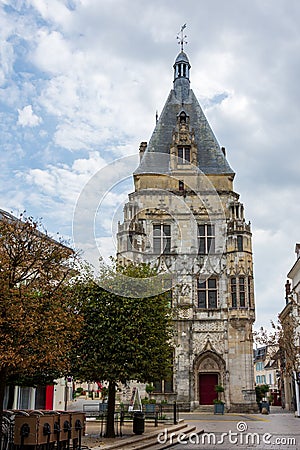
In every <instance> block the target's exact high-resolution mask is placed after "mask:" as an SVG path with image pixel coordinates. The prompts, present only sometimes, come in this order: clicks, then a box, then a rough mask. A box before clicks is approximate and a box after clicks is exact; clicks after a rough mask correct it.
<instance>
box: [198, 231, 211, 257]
mask: <svg viewBox="0 0 300 450" xmlns="http://www.w3.org/2000/svg"><path fill="white" fill-rule="evenodd" d="M198 253H199V254H200V255H207V254H208V253H215V226H214V225H211V224H198Z"/></svg>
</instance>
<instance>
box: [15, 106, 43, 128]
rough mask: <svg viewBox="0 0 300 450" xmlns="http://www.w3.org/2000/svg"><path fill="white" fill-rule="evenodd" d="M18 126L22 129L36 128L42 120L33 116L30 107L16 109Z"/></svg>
mask: <svg viewBox="0 0 300 450" xmlns="http://www.w3.org/2000/svg"><path fill="white" fill-rule="evenodd" d="M18 113H19V116H18V122H17V124H18V125H21V126H22V127H36V126H38V125H39V124H40V123H42V118H41V117H39V116H37V115H36V114H34V112H33V110H32V106H31V105H27V106H24V108H23V109H18Z"/></svg>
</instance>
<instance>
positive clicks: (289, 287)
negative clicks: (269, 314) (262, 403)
mask: <svg viewBox="0 0 300 450" xmlns="http://www.w3.org/2000/svg"><path fill="white" fill-rule="evenodd" d="M295 253H296V262H295V263H294V264H293V266H292V268H291V269H290V271H289V272H288V274H287V277H288V280H287V282H286V285H285V292H286V295H285V301H286V305H285V307H284V309H283V310H282V311H281V312H280V314H279V319H280V322H281V324H282V328H283V333H284V334H283V345H282V348H281V381H282V396H283V405H284V406H285V408H287V409H289V410H295V411H297V415H298V417H300V244H296V247H295Z"/></svg>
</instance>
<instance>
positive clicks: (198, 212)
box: [117, 45, 257, 412]
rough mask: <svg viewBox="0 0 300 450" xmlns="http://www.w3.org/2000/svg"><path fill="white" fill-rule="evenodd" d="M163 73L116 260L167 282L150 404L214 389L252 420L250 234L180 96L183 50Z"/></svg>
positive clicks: (200, 396)
mask: <svg viewBox="0 0 300 450" xmlns="http://www.w3.org/2000/svg"><path fill="white" fill-rule="evenodd" d="M173 68H174V79H173V89H171V91H170V93H169V96H168V98H167V100H166V103H165V105H164V108H163V110H162V113H161V115H160V117H159V118H157V123H156V126H155V129H154V131H153V134H152V136H151V138H150V141H149V143H147V142H142V143H141V145H140V163H139V166H138V168H137V169H136V171H135V172H134V174H133V179H134V192H132V193H131V194H129V199H128V202H127V203H126V205H125V207H124V220H123V223H120V224H119V228H118V233H117V242H118V258H119V260H120V261H122V262H123V263H126V262H128V261H134V262H147V263H151V264H152V265H155V266H156V267H158V269H159V270H160V271H161V272H162V273H164V274H165V275H166V280H168V281H169V283H170V284H168V282H167V281H166V283H165V289H169V288H170V287H171V289H170V292H171V294H172V301H171V302H172V307H173V308H174V312H175V319H174V327H175V330H176V333H175V342H174V365H173V376H172V377H171V379H169V380H158V381H157V382H156V383H155V387H156V389H155V393H154V394H153V395H156V396H157V398H158V399H159V398H160V399H164V400H167V401H173V400H177V401H178V402H183V403H185V404H188V405H189V407H190V408H191V409H195V408H198V407H201V406H203V405H210V404H213V400H214V399H215V398H216V392H215V389H214V388H215V385H218V384H219V385H222V386H223V387H224V388H225V391H224V398H223V399H224V401H225V404H226V407H227V410H228V411H231V412H251V411H256V409H257V405H256V401H255V390H254V375H253V339H252V325H253V322H254V320H255V304H254V284H253V260H252V234H251V226H250V223H249V222H247V221H246V219H245V212H244V206H243V204H242V203H241V201H240V196H239V194H238V193H237V192H235V190H234V186H233V181H234V177H235V172H234V171H233V169H232V168H231V166H230V165H229V163H228V161H227V159H226V151H225V148H224V147H220V145H219V144H218V142H217V139H216V137H215V136H214V133H213V131H212V129H211V127H210V125H209V123H208V121H207V118H206V117H205V114H204V112H203V110H202V109H201V106H200V104H199V102H198V100H197V98H196V96H195V94H194V92H193V91H192V89H191V87H190V69H191V65H190V62H189V59H188V56H187V55H186V53H185V52H184V51H183V45H182V49H181V52H180V53H179V54H178V56H177V58H176V60H175V63H174V66H173ZM167 275H169V278H168V276H167Z"/></svg>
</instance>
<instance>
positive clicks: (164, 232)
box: [153, 224, 171, 254]
mask: <svg viewBox="0 0 300 450" xmlns="http://www.w3.org/2000/svg"><path fill="white" fill-rule="evenodd" d="M153 252H154V253H157V254H161V253H170V252H171V225H166V224H157V225H153Z"/></svg>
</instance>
